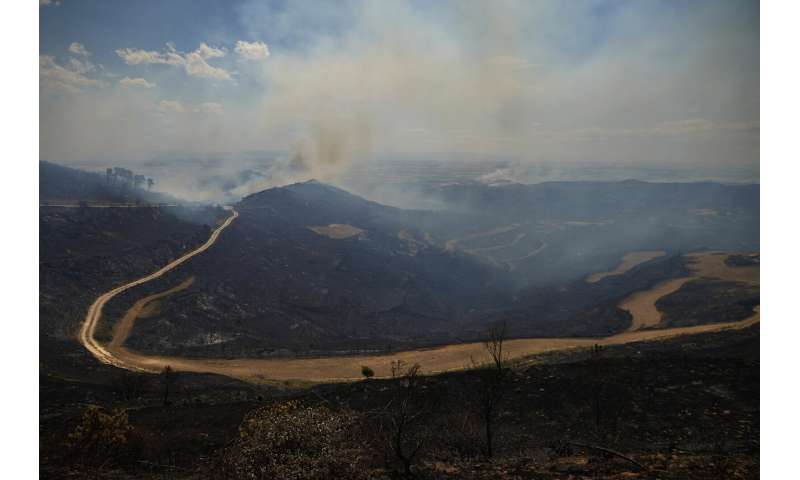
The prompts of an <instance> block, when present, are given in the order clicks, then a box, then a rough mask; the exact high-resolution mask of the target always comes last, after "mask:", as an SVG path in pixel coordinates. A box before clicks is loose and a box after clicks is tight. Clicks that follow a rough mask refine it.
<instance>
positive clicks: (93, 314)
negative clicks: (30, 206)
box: [78, 209, 239, 370]
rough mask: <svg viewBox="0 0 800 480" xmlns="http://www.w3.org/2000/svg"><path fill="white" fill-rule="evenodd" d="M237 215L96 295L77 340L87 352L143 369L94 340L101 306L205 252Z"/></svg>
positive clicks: (232, 210) (235, 212)
mask: <svg viewBox="0 0 800 480" xmlns="http://www.w3.org/2000/svg"><path fill="white" fill-rule="evenodd" d="M238 216H239V212H237V211H236V210H234V209H231V215H230V216H229V217H228V218H227V219H225V221H224V222H223V223H222V225H220V226H219V227H217V228H216V230H214V231H213V232H212V233H211V236H210V237H209V238H208V240H207V241H206V243H204V244H203V245H201V246H200V247H198V248H197V249H195V250H192V251H191V252H189V253H187V254H186V255H184V256H182V257H180V258H178V259H177V260H174V261H172V262H170V263H168V264H167V265H165V266H164V267H162V268H161V269H160V270H158V271H156V272H153V273H151V274H150V275H148V276H146V277H142V278H140V279H138V280H134V281H133V282H131V283H126V284H125V285H121V286H119V287H117V288H115V289H113V290H111V291H108V292H106V293H104V294H102V295H100V296H99V297H97V300H95V301H94V303H93V304H92V306H91V307H89V312H87V314H86V319H84V321H83V325H81V331H80V333H79V334H78V340H79V341H80V342H81V344H82V345H83V346H84V347H86V349H87V350H89V352H90V353H91V354H92V355H94V356H95V358H97V359H98V360H100V361H101V362H103V363H107V364H110V365H114V366H117V367H120V368H127V369H129V370H144V369H143V368H141V367H139V366H137V365H134V364H130V363H128V362H125V361H122V360H120V359H119V358H117V357H116V356H115V355H113V354H112V353H111V352H109V351H108V349H107V348H106V346H103V345H101V344H100V343H99V342H98V341H97V340H95V338H94V331H95V329H97V324H98V323H99V321H100V317H101V316H102V315H103V306H104V305H105V304H106V303H108V301H109V300H111V299H112V298H114V297H115V296H117V295H119V294H120V293H122V292H124V291H125V290H128V289H130V288H133V287H135V286H137V285H141V284H143V283H147V282H149V281H151V280H155V279H156V278H159V277H160V276H162V275H164V274H165V273H167V272H169V271H170V270H172V269H173V268H175V267H177V266H179V265H181V264H182V263H184V262H185V261H187V260H189V259H190V258H192V257H194V256H195V255H197V254H200V253H203V252H205V251H206V250H208V249H209V247H211V246H212V245H214V242H216V241H217V238H219V235H220V233H222V231H223V230H225V229H226V228H228V226H229V225H230V224H231V222H233V221H234V220H235V219H236V217H238Z"/></svg>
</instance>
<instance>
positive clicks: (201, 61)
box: [183, 51, 233, 80]
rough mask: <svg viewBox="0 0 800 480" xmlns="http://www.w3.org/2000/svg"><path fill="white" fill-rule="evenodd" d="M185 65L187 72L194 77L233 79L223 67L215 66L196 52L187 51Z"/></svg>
mask: <svg viewBox="0 0 800 480" xmlns="http://www.w3.org/2000/svg"><path fill="white" fill-rule="evenodd" d="M184 60H185V61H184V65H183V67H184V68H185V69H186V74H187V75H190V76H194V77H205V78H214V79H217V80H233V78H231V76H230V74H229V73H228V72H227V71H225V70H224V69H222V68H218V67H213V66H211V65H209V64H208V62H206V60H205V58H203V56H202V54H200V53H197V52H196V51H195V52H192V53H187V54H186V57H185V58H184Z"/></svg>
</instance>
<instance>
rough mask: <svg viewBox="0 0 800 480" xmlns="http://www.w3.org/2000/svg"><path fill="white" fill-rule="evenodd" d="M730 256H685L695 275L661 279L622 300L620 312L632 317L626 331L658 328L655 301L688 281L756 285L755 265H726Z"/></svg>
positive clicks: (703, 253)
mask: <svg viewBox="0 0 800 480" xmlns="http://www.w3.org/2000/svg"><path fill="white" fill-rule="evenodd" d="M730 254H731V253H730V252H700V253H690V254H687V255H685V256H686V257H687V258H688V259H689V260H690V262H691V263H690V264H689V269H690V270H691V271H692V273H693V274H694V275H692V276H689V277H681V278H672V279H669V280H664V281H663V282H659V283H657V284H656V285H655V286H653V287H652V288H650V289H649V290H643V291H641V292H636V293H634V294H632V295H631V296H629V297H627V298H625V299H624V300H623V301H622V302H621V303H620V304H619V305H618V307H619V308H620V309H622V310H627V311H628V312H629V313H630V314H631V316H633V321H632V322H631V326H630V328H629V329H628V331H635V330H641V329H643V328H652V327H657V326H658V325H659V324H660V323H661V320H662V318H663V315H662V314H661V312H660V311H659V310H658V308H656V302H657V301H658V299H659V298H661V297H664V296H667V295H669V294H670V293H673V292H676V291H678V290H679V289H680V288H681V287H682V286H683V285H684V284H685V283H686V282H689V281H690V280H696V279H698V278H714V279H719V280H728V281H733V282H744V283H747V284H750V285H758V284H759V278H760V277H759V275H760V268H759V267H757V266H749V267H730V266H728V265H727V264H726V263H725V259H726V258H728V256H729V255H730Z"/></svg>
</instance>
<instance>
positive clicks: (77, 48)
mask: <svg viewBox="0 0 800 480" xmlns="http://www.w3.org/2000/svg"><path fill="white" fill-rule="evenodd" d="M69 51H70V52H71V53H74V54H75V55H80V56H82V57H88V56H89V55H91V53H89V51H88V50H86V47H84V46H83V44H81V43H78V42H72V43H71V44H70V45H69Z"/></svg>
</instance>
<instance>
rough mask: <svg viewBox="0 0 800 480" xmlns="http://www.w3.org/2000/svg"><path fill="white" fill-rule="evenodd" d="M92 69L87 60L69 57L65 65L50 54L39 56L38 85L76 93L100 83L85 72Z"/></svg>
mask: <svg viewBox="0 0 800 480" xmlns="http://www.w3.org/2000/svg"><path fill="white" fill-rule="evenodd" d="M92 69H93V67H92V65H91V64H89V63H88V62H81V61H80V60H77V59H75V58H72V59H70V61H69V62H68V63H67V64H66V65H59V64H58V63H57V62H56V61H55V59H54V58H53V57H52V56H49V55H40V56H39V87H40V88H42V89H50V90H54V91H62V92H69V93H76V92H78V91H80V90H81V89H83V88H85V87H96V86H99V85H101V82H100V81H99V80H96V79H93V78H89V77H87V76H86V74H87V73H88V72H89V71H91V70H92Z"/></svg>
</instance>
